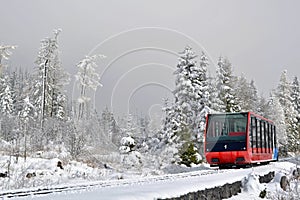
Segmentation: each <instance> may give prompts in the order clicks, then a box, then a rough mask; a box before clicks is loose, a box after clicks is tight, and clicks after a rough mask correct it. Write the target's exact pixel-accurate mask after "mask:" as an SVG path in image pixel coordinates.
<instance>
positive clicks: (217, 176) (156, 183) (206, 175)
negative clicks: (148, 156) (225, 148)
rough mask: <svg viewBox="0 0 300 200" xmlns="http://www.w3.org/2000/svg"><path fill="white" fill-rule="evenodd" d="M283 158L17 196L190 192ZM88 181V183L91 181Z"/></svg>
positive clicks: (107, 196)
mask: <svg viewBox="0 0 300 200" xmlns="http://www.w3.org/2000/svg"><path fill="white" fill-rule="evenodd" d="M286 166H287V165H286V164H285V162H283V163H271V164H270V165H266V166H259V167H255V168H249V169H233V170H222V171H217V170H203V171H196V172H189V173H181V174H173V175H165V176H156V177H145V178H139V179H127V180H118V181H116V180H115V181H105V182H98V183H97V182H95V184H94V185H95V186H92V187H85V188H84V189H79V190H77V189H76V190H74V189H70V190H69V191H64V192H60V193H53V194H48V195H39V196H34V197H32V196H28V197H25V198H16V199H31V198H34V199H41V200H49V199H57V200H62V199H64V200H65V199H72V200H73V199H75V200H76V199H114V200H116V199H122V200H126V199H130V200H132V199H139V200H140V199H156V198H168V197H176V196H180V195H183V194H186V193H189V192H193V191H198V190H203V189H205V188H212V187H215V186H220V185H224V184H226V183H233V182H235V181H239V180H242V179H243V178H244V177H245V176H247V175H248V174H249V173H251V172H253V171H254V172H255V173H256V174H259V175H263V174H266V173H268V172H269V171H274V170H275V171H279V170H283V169H285V168H286ZM90 185H91V184H90ZM66 187H67V186H66Z"/></svg>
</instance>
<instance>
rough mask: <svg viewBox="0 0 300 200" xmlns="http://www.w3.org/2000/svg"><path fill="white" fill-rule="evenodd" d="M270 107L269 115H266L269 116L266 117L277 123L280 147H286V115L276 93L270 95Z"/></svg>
mask: <svg viewBox="0 0 300 200" xmlns="http://www.w3.org/2000/svg"><path fill="white" fill-rule="evenodd" d="M268 105H269V108H268V113H266V114H267V115H265V116H266V117H268V118H269V119H271V120H272V121H273V122H274V123H275V125H276V132H277V141H278V143H279V146H280V147H285V146H286V145H287V132H286V122H285V113H284V110H283V107H282V106H281V104H280V102H279V99H278V97H277V96H276V95H275V94H274V92H272V93H271V94H270V98H269V101H268Z"/></svg>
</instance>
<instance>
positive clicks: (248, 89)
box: [235, 74, 258, 112]
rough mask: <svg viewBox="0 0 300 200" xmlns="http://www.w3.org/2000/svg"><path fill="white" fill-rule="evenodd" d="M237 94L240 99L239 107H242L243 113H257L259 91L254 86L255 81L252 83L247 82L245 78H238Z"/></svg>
mask: <svg viewBox="0 0 300 200" xmlns="http://www.w3.org/2000/svg"><path fill="white" fill-rule="evenodd" d="M235 88H236V92H235V93H236V94H237V96H238V99H239V103H238V104H239V105H240V107H241V111H253V112H256V111H257V101H258V96H257V89H256V87H255V85H254V81H253V80H252V81H251V82H250V83H249V82H248V81H247V79H246V78H245V76H244V75H243V74H242V76H240V77H238V79H237V82H236V85H235Z"/></svg>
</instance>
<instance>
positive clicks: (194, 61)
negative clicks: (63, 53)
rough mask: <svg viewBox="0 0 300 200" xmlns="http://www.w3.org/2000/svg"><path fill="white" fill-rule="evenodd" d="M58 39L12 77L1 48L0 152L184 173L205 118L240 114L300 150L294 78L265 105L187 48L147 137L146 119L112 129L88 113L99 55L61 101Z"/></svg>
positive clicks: (221, 67)
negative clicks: (177, 167)
mask: <svg viewBox="0 0 300 200" xmlns="http://www.w3.org/2000/svg"><path fill="white" fill-rule="evenodd" d="M60 32H61V31H60V30H55V31H54V34H53V36H52V37H48V38H45V39H43V40H41V42H40V48H39V52H38V55H37V58H36V61H35V68H34V71H33V72H32V73H29V72H27V71H24V70H22V69H19V70H15V71H13V70H11V69H10V66H8V64H7V62H6V61H7V60H8V59H9V57H10V55H11V54H12V52H13V50H14V49H15V48H16V46H12V45H2V46H0V109H1V110H0V113H1V115H0V140H2V141H3V142H7V143H8V144H9V145H6V146H2V147H0V148H2V149H0V151H2V152H9V153H10V154H12V155H15V156H21V157H24V158H25V159H26V157H27V156H28V155H32V154H34V153H35V152H37V151H41V150H46V149H47V148H48V149H49V148H50V147H49V144H51V145H55V146H60V147H61V148H66V149H67V151H68V153H69V156H70V157H72V158H75V159H82V160H86V159H90V157H93V159H95V156H94V155H95V152H98V153H99V152H100V154H110V153H112V152H118V153H119V154H121V155H123V158H122V162H124V163H135V164H137V163H141V158H142V157H143V155H144V157H148V160H149V159H150V157H151V156H152V157H151V159H152V160H155V159H156V160H157V158H158V157H160V158H159V160H160V161H159V162H160V164H158V165H160V166H161V165H163V163H182V164H185V165H187V166H190V165H191V163H199V162H201V161H202V158H203V132H204V128H205V116H206V115H207V113H210V112H241V111H253V112H255V113H258V114H260V115H262V116H264V117H266V118H270V119H272V120H273V121H274V122H275V123H276V125H277V130H278V131H277V132H278V135H279V143H280V146H281V147H282V149H286V151H289V152H299V150H300V144H299V142H298V141H299V139H300V133H299V132H300V125H299V124H300V123H299V122H300V87H299V81H298V77H296V76H295V77H294V79H293V80H292V81H290V80H288V77H287V71H283V72H282V74H281V76H280V80H279V84H278V86H277V87H276V88H275V89H274V90H272V91H271V92H270V95H269V97H267V98H266V97H263V96H262V95H259V94H258V90H257V88H256V86H255V82H254V80H251V81H248V80H247V79H246V78H245V76H244V75H241V76H236V75H234V72H233V67H232V64H231V62H230V61H229V60H228V59H227V58H224V57H220V58H219V59H218V62H217V69H216V75H215V76H214V77H213V76H211V75H209V73H208V68H209V67H210V66H209V65H210V64H209V60H208V58H207V56H206V55H205V53H204V52H201V54H200V55H196V54H195V52H194V51H193V50H192V48H191V47H189V46H187V47H185V48H184V50H183V52H181V53H180V54H179V61H178V64H177V68H176V70H175V72H174V77H175V88H174V91H173V96H174V99H164V100H163V101H162V104H163V106H162V107H163V112H164V116H163V117H162V123H161V124H162V125H161V128H160V129H159V130H157V129H151V127H150V125H149V119H148V118H147V117H146V116H132V115H130V116H127V117H126V118H122V119H120V120H118V122H119V123H117V122H116V117H115V116H114V113H112V112H111V111H110V110H109V109H108V108H105V109H104V110H103V111H101V113H98V112H97V109H95V108H94V107H93V106H92V103H91V97H92V96H93V94H94V93H95V92H96V90H97V88H98V87H99V86H101V83H100V82H99V78H100V76H99V74H97V67H98V66H97V61H98V59H102V58H104V56H103V55H93V56H86V57H84V58H83V59H82V60H80V61H79V62H78V64H77V73H76V74H75V78H76V83H77V85H76V86H77V87H76V90H77V91H78V94H79V95H78V98H76V99H72V98H70V97H69V96H68V95H67V92H66V91H65V86H66V85H67V84H68V83H69V80H70V75H69V74H68V73H67V72H66V71H65V69H64V68H63V66H62V63H61V61H60V57H59V56H60V55H59V42H58V38H59V35H60ZM146 155H147V156H146ZM150 155H151V156H150ZM153 156H154V157H155V156H156V157H155V159H154V158H153ZM201 156H202V157H201ZM129 165H131V164H128V166H129Z"/></svg>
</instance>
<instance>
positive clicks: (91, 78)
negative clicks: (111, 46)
mask: <svg viewBox="0 0 300 200" xmlns="http://www.w3.org/2000/svg"><path fill="white" fill-rule="evenodd" d="M98 58H104V56H103V55H94V56H86V57H85V58H84V59H82V60H81V61H80V62H79V63H78V64H77V68H78V72H77V74H76V75H75V78H76V81H77V82H78V88H79V90H80V91H79V92H80V93H79V98H78V109H77V119H82V118H87V117H88V116H89V112H90V110H89V108H88V107H89V102H90V100H91V97H90V96H91V94H90V92H91V91H94V92H96V90H97V88H98V86H102V85H101V84H100V82H99V79H100V76H99V74H98V73H97V72H96V68H97V63H96V61H97V59H98Z"/></svg>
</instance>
